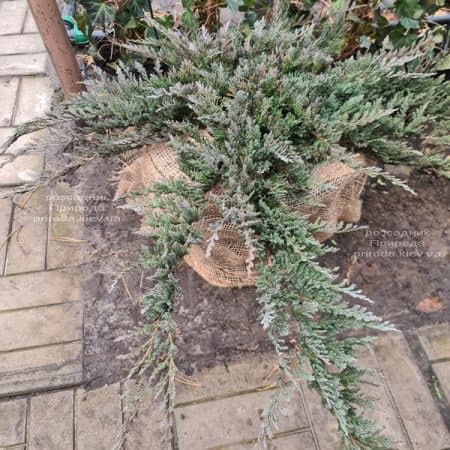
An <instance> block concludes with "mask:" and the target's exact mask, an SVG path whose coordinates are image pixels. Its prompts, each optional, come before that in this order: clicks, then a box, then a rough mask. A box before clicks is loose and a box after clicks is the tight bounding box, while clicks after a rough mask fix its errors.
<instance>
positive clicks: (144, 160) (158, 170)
mask: <svg viewBox="0 0 450 450" xmlns="http://www.w3.org/2000/svg"><path fill="white" fill-rule="evenodd" d="M182 178H183V179H185V180H188V177H187V176H186V175H185V174H184V173H183V172H182V171H181V170H180V168H179V166H178V163H177V156H176V153H175V151H174V150H173V149H172V148H171V147H170V146H169V145H167V144H164V143H154V144H152V145H148V146H145V147H143V148H142V149H141V150H140V151H139V152H138V153H133V154H130V155H128V157H127V161H125V162H124V165H123V167H122V169H121V170H120V171H119V173H118V180H119V183H118V186H117V190H116V195H115V198H116V199H117V198H119V197H122V196H124V195H128V196H127V203H128V205H129V206H130V207H131V208H132V209H134V210H135V211H137V212H139V213H140V214H142V215H143V214H144V212H145V207H146V205H148V204H149V202H150V201H151V200H152V198H153V197H154V195H155V194H153V193H144V194H139V192H142V191H143V190H145V188H148V187H151V186H152V184H154V183H155V182H167V181H170V180H175V179H182ZM366 179H367V176H366V175H365V174H364V173H361V172H358V171H357V170H355V169H352V168H351V167H349V166H348V165H346V164H344V163H341V162H332V163H325V164H323V165H321V166H319V167H317V168H316V169H315V170H314V172H313V173H312V176H311V187H310V190H309V194H308V196H307V197H306V198H305V199H301V200H299V201H295V202H292V204H291V205H290V207H291V208H292V211H294V212H295V213H297V214H298V215H299V216H307V217H308V220H309V221H310V222H315V221H317V220H320V221H321V222H324V223H325V224H326V225H327V229H326V231H324V232H321V233H317V234H316V235H315V237H316V239H318V240H319V241H323V240H326V239H328V238H330V237H331V236H332V235H333V234H334V232H335V231H336V227H337V225H338V223H339V222H357V221H359V219H360V216H361V201H360V195H361V192H362V190H363V189H364V185H365V182H366ZM131 193H138V194H137V195H130V194H131ZM211 197H213V196H209V195H208V194H207V196H206V199H207V202H206V206H205V208H204V209H203V210H202V211H201V213H200V216H199V219H198V220H197V221H196V222H194V223H193V224H192V226H193V227H194V228H195V229H197V230H198V231H199V233H200V235H201V237H202V239H203V240H202V242H201V243H199V244H192V245H191V246H190V248H189V253H188V254H187V255H186V256H185V257H184V261H185V262H186V263H187V264H188V265H189V266H190V267H191V268H192V269H193V270H194V271H195V272H197V273H198V274H199V275H200V276H201V277H203V278H204V279H205V280H206V281H207V282H208V283H210V284H212V285H214V286H219V287H224V288H234V287H244V286H254V285H255V282H256V276H257V273H256V271H255V269H254V268H253V269H252V270H249V267H248V258H249V251H250V249H249V248H248V246H247V244H246V241H245V238H244V236H243V233H242V232H241V230H240V229H239V228H238V227H237V226H236V225H234V224H231V223H225V224H223V225H222V226H220V227H219V229H218V231H215V227H216V226H217V224H218V223H220V222H221V221H222V220H223V217H222V215H221V213H220V211H219V209H218V207H217V206H216V205H215V204H214V202H212V201H211ZM156 212H157V211H156ZM146 227H147V226H146V224H145V221H143V222H142V227H141V231H142V232H144V233H145V232H146V231H148V229H147V228H146ZM215 232H217V237H218V239H217V240H215V242H214V245H213V246H212V248H211V247H210V248H209V249H208V244H207V243H208V242H209V240H210V239H211V237H212V236H213V234H214V233H215Z"/></svg>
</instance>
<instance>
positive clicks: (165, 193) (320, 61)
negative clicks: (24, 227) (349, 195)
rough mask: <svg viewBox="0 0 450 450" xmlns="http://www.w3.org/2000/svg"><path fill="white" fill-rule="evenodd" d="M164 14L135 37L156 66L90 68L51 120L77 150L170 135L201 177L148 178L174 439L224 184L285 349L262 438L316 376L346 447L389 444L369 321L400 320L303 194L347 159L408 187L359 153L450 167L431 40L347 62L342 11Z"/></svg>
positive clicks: (155, 336) (232, 218)
mask: <svg viewBox="0 0 450 450" xmlns="http://www.w3.org/2000/svg"><path fill="white" fill-rule="evenodd" d="M152 25H154V26H155V27H156V28H157V31H158V34H159V39H157V40H155V39H153V40H151V41H149V42H148V43H147V44H146V46H143V47H142V46H141V47H139V48H135V51H138V52H141V54H143V55H144V56H145V57H149V58H151V59H152V60H153V61H155V73H153V74H150V75H149V74H147V73H146V71H145V70H144V69H143V68H142V67H139V66H138V67H137V69H136V70H138V71H139V72H140V76H139V77H136V76H135V75H134V74H133V73H131V72H129V71H128V70H125V69H124V70H119V72H118V76H117V77H116V78H114V79H110V78H109V77H106V76H105V77H103V78H101V79H99V80H95V81H92V82H89V83H88V86H89V90H88V92H87V93H83V94H80V95H77V96H74V97H73V98H71V99H70V100H69V101H68V102H67V103H65V104H64V105H63V106H62V107H61V109H60V110H59V111H56V112H55V114H54V116H53V117H51V118H49V120H48V121H44V122H43V123H41V124H40V125H39V126H44V125H53V126H55V125H64V124H69V125H70V126H69V127H66V129H67V133H68V136H69V138H70V139H71V140H72V141H73V142H74V144H75V148H78V149H87V150H90V151H92V149H93V148H95V150H96V151H97V152H100V153H101V154H103V155H107V154H111V153H113V154H116V153H120V152H123V151H127V150H130V149H133V148H140V147H141V146H143V145H145V144H148V143H151V142H152V141H154V140H155V139H163V140H165V141H169V140H170V142H171V145H172V147H173V148H174V150H175V151H176V153H177V155H178V163H179V166H180V169H181V170H182V171H183V172H184V174H185V175H186V176H187V180H174V181H172V182H167V183H159V184H156V185H154V186H149V188H148V189H149V190H152V191H153V193H154V194H155V195H156V197H155V199H154V200H153V201H152V202H151V203H149V204H148V205H147V207H146V224H147V225H148V228H149V230H150V234H151V237H152V243H151V244H149V248H148V249H146V250H145V251H144V252H143V261H142V263H143V265H144V266H145V267H147V268H151V269H152V271H153V274H152V276H151V281H152V285H153V287H152V288H151V289H150V290H149V291H148V292H146V293H145V295H144V296H143V298H142V302H141V305H142V315H143V317H144V319H145V320H146V322H147V325H146V327H145V330H144V331H145V333H146V335H147V339H146V342H145V344H144V345H143V346H142V347H141V348H140V349H139V350H138V356H137V361H138V362H137V364H136V366H135V369H134V370H133V372H132V374H133V375H138V376H139V377H140V378H142V377H144V376H145V375H146V374H149V375H148V377H149V378H150V380H151V381H152V382H155V383H156V384H157V387H158V389H157V392H158V395H159V398H160V399H161V401H162V402H163V404H164V406H165V407H166V411H167V412H168V413H167V416H166V419H167V420H166V421H165V430H166V433H165V440H164V442H165V444H164V445H168V444H167V443H168V442H170V438H171V434H170V430H171V411H172V407H173V401H174V396H175V383H174V380H175V376H176V339H175V332H174V330H175V328H174V324H173V320H172V316H171V312H172V311H173V309H174V308H175V307H176V304H177V302H178V299H179V296H180V295H182V292H180V288H179V284H178V280H177V277H176V273H177V268H178V266H179V262H180V260H181V258H182V257H183V256H184V255H185V254H186V253H187V252H188V251H189V246H190V245H191V244H193V243H196V242H199V240H201V237H200V236H199V234H198V231H197V230H196V228H195V226H194V225H193V224H194V223H195V221H196V220H197V218H198V217H199V214H200V212H201V210H202V208H203V207H204V204H205V201H206V200H205V193H206V192H208V191H210V190H211V188H213V187H214V186H217V185H220V186H221V187H222V188H221V190H220V193H218V194H217V195H215V197H214V203H215V205H216V207H217V208H218V210H220V212H221V214H222V216H223V218H224V220H223V222H220V223H217V224H216V225H217V226H218V227H220V226H223V225H224V224H225V223H229V224H232V225H234V226H236V227H238V228H239V229H240V230H241V231H242V233H243V234H244V235H245V236H247V237H248V239H247V241H248V243H249V258H248V261H249V265H250V266H253V267H254V268H255V269H256V272H257V281H256V299H257V302H258V304H259V307H260V322H261V326H262V327H263V328H264V329H265V330H266V332H267V336H268V338H269V339H270V341H271V342H272V344H273V346H274V349H275V351H276V354H277V355H278V359H279V369H280V390H279V392H278V394H277V395H275V396H274V398H273V403H272V405H271V406H269V407H268V408H267V410H266V412H265V420H264V423H263V430H262V434H261V439H260V443H261V446H263V447H264V445H265V443H266V441H267V439H268V438H270V436H271V433H272V430H273V427H274V426H275V427H276V424H277V418H276V416H277V414H278V413H279V412H280V411H282V406H281V403H282V400H283V399H284V398H285V397H286V396H287V395H288V390H287V387H293V388H294V389H295V388H296V386H297V383H298V382H299V380H300V379H302V380H304V382H306V383H307V384H308V385H309V386H310V387H311V388H312V389H314V390H315V391H316V392H317V393H318V394H319V395H320V397H321V398H322V402H323V406H324V408H326V409H327V410H329V411H330V412H331V413H332V414H333V415H334V416H335V418H336V421H337V424H338V428H339V431H340V433H341V436H342V445H343V448H345V449H349V450H358V449H370V450H376V449H387V448H390V444H389V442H388V441H387V440H386V439H385V438H384V437H383V436H380V435H379V434H378V433H377V427H376V424H374V423H372V422H371V421H369V420H367V419H366V418H365V417H364V416H362V415H361V413H360V408H361V407H363V408H367V407H369V405H370V403H371V400H370V399H369V398H366V397H365V396H364V395H363V394H362V392H361V389H360V384H361V381H362V379H363V377H364V374H365V371H364V370H363V369H361V368H360V367H359V366H358V364H357V352H358V349H359V348H360V347H361V346H365V345H367V344H368V343H370V342H371V341H372V339H373V337H371V336H364V335H363V334H361V331H362V330H366V331H367V330H378V331H379V330H381V331H383V330H390V329H392V326H391V325H390V324H389V323H386V322H384V321H383V320H382V319H380V318H379V317H377V316H375V315H374V314H372V313H371V312H370V311H369V310H368V309H367V308H366V307H365V306H361V305H360V303H359V302H368V301H369V299H367V298H366V297H365V296H364V294H363V293H362V292H360V291H359V290H358V289H357V288H356V287H355V286H353V285H349V284H348V283H347V282H346V280H339V279H338V277H337V274H336V271H334V270H330V269H328V268H326V267H324V266H322V265H320V263H319V262H318V258H319V257H320V256H322V255H325V254H327V253H330V252H334V251H336V250H337V249H336V248H335V247H334V246H332V245H331V244H329V243H321V242H318V241H317V240H316V238H315V237H314V236H315V233H317V232H319V231H321V230H323V228H324V224H323V223H317V222H315V223H310V222H309V221H308V217H306V216H300V217H299V215H298V214H294V213H293V212H292V210H291V208H290V206H289V205H290V204H291V202H292V200H298V199H306V198H307V197H308V190H309V188H310V186H311V183H312V174H313V171H314V170H315V169H316V168H317V167H319V166H321V165H324V164H330V163H332V162H343V163H345V164H349V165H351V166H352V167H353V168H354V170H356V171H358V172H363V173H366V174H368V175H369V176H379V175H385V176H386V177H387V179H388V180H390V181H393V182H394V183H395V184H398V185H399V186H403V187H405V186H404V184H403V183H402V182H401V181H400V180H397V179H396V178H395V177H392V176H389V174H385V173H384V172H383V171H382V170H381V169H380V168H379V167H371V168H370V167H364V166H362V165H361V164H360V163H358V162H356V160H355V158H354V156H355V154H360V153H364V154H366V155H368V156H369V157H370V158H371V159H375V160H378V161H380V162H386V163H389V164H396V163H401V164H409V165H411V166H414V167H417V168H419V169H425V170H428V171H434V172H436V173H438V174H442V175H446V176H448V174H449V172H448V171H449V169H450V161H449V159H448V158H446V157H445V156H444V155H442V154H440V153H439V152H437V149H438V148H439V145H441V144H446V145H448V144H449V136H448V129H449V124H450V116H449V111H450V95H449V93H450V92H449V84H448V83H444V81H443V79H442V78H441V77H436V76H435V74H434V73H433V69H434V66H435V62H434V60H433V59H432V58H431V56H430V54H429V52H427V51H426V49H427V47H428V45H429V43H428V42H427V41H424V42H419V43H417V44H416V45H414V46H412V47H411V48H404V49H400V50H395V51H394V50H386V49H382V50H377V51H374V52H370V53H369V52H367V53H366V54H359V55H358V56H356V57H350V58H347V59H345V60H340V58H339V57H340V55H341V51H342V42H343V40H342V37H343V35H344V34H345V31H346V29H345V26H344V25H343V20H334V21H333V22H331V23H328V24H327V23H326V24H324V25H323V27H322V32H321V33H319V34H318V33H317V27H316V25H311V24H310V23H308V22H304V23H303V24H302V26H301V27H298V26H297V25H298V24H297V22H296V23H295V25H296V26H293V22H292V19H290V18H289V17H286V15H285V14H283V13H282V12H280V11H278V10H277V9H275V10H274V13H273V16H272V18H271V20H270V21H268V22H266V21H264V20H262V21H258V22H256V23H255V26H254V27H253V28H251V29H245V30H242V29H240V28H239V27H228V28H227V29H220V30H218V32H217V33H216V34H209V33H208V32H206V31H205V30H204V29H203V30H200V31H194V30H191V31H190V32H187V33H180V32H175V31H172V30H169V29H166V28H164V27H163V26H161V25H160V24H158V23H154V24H152ZM163 66H165V67H168V68H169V71H167V70H163V69H162V67H163ZM30 127H31V126H29V127H28V129H31V128H30ZM22 131H23V130H22ZM205 131H206V132H207V133H208V135H209V137H208V138H205V135H204V132H205ZM19 134H20V133H19V132H18V133H17V135H16V137H17V136H18V135H19ZM425 137H426V140H425ZM420 145H421V146H422V149H420ZM366 207H370V205H366ZM155 208H157V210H158V213H156V212H155V211H156V209H155ZM225 307H228V305H224V308H225ZM230 307H231V306H230ZM293 339H294V340H293ZM292 342H294V344H292Z"/></svg>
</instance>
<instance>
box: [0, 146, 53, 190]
mask: <svg viewBox="0 0 450 450" xmlns="http://www.w3.org/2000/svg"><path fill="white" fill-rule="evenodd" d="M43 168H44V154H43V153H35V154H31V155H20V156H17V157H16V158H14V159H13V160H12V161H11V162H9V163H7V164H5V165H4V166H3V167H1V168H0V188H1V187H12V186H20V185H22V184H27V183H35V182H36V181H39V178H40V177H41V173H42V170H43Z"/></svg>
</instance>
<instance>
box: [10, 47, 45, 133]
mask: <svg viewBox="0 0 450 450" xmlns="http://www.w3.org/2000/svg"><path fill="white" fill-rule="evenodd" d="M34 56H36V55H34ZM52 96H53V89H52V86H51V83H50V79H49V78H48V77H33V78H23V79H22V82H21V84H20V89H19V99H18V102H17V107H16V114H15V117H14V125H20V124H21V123H23V122H27V121H28V120H33V119H37V118H39V117H43V116H45V114H46V113H47V112H48V111H49V110H50V107H51V104H52Z"/></svg>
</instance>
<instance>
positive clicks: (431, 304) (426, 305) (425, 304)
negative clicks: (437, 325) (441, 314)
mask: <svg viewBox="0 0 450 450" xmlns="http://www.w3.org/2000/svg"><path fill="white" fill-rule="evenodd" d="M443 307H444V304H443V302H442V299H441V298H440V297H438V296H436V295H434V296H430V297H425V298H424V299H423V300H422V301H420V302H419V304H418V305H417V306H416V311H418V312H421V313H425V314H429V313H432V312H436V311H441V310H442V308H443Z"/></svg>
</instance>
